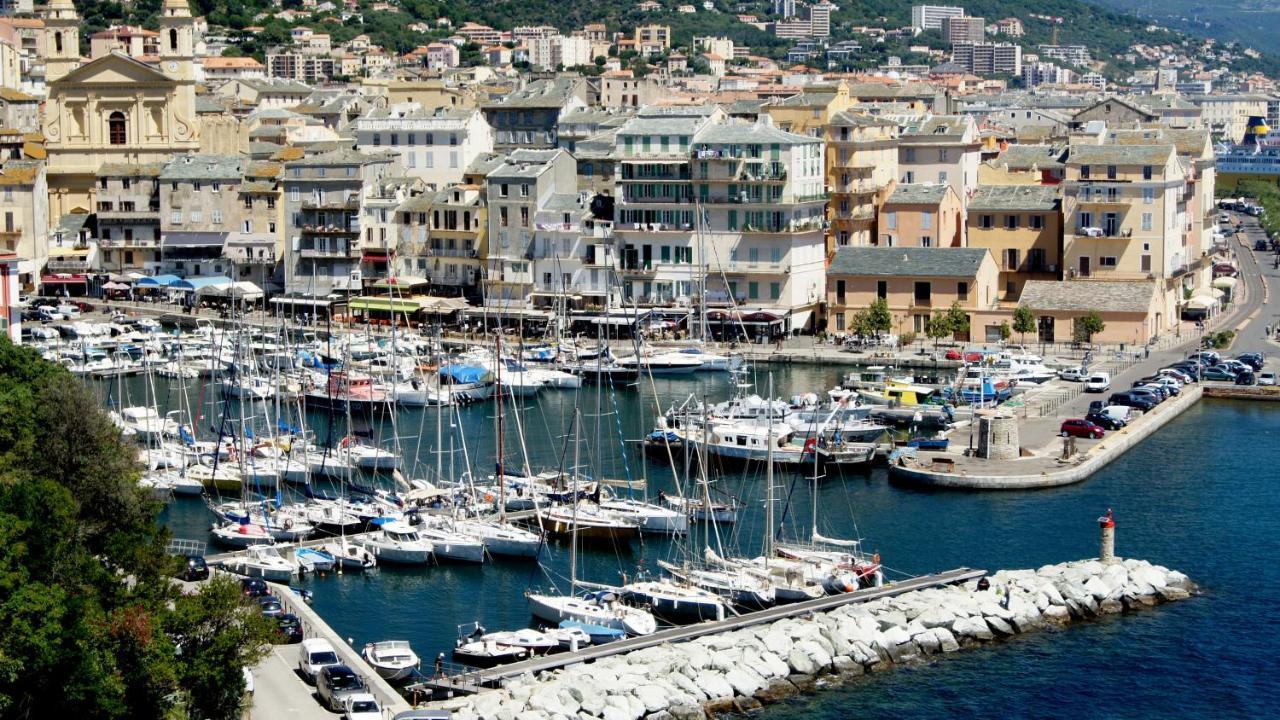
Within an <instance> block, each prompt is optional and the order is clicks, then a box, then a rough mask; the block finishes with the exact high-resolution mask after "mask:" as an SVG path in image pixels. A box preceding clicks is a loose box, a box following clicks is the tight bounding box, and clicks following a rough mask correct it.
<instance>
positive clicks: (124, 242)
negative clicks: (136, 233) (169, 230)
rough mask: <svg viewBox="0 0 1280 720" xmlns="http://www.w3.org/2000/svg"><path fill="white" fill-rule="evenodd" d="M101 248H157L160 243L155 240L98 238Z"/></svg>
mask: <svg viewBox="0 0 1280 720" xmlns="http://www.w3.org/2000/svg"><path fill="white" fill-rule="evenodd" d="M98 247H101V248H158V247H160V241H159V240H157V239H155V238H100V239H99V240H98Z"/></svg>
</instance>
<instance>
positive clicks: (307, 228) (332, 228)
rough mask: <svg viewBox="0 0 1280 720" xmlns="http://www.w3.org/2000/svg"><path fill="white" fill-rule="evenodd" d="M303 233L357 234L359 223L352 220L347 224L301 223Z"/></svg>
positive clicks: (358, 232)
mask: <svg viewBox="0 0 1280 720" xmlns="http://www.w3.org/2000/svg"><path fill="white" fill-rule="evenodd" d="M302 232H303V234H304V235H305V234H310V235H359V234H360V223H358V222H353V223H350V224H348V225H345V226H343V225H303V226H302Z"/></svg>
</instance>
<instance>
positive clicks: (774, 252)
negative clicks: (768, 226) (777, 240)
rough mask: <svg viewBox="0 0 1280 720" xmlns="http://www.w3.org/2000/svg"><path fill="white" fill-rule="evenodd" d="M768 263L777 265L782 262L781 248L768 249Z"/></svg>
mask: <svg viewBox="0 0 1280 720" xmlns="http://www.w3.org/2000/svg"><path fill="white" fill-rule="evenodd" d="M769 262H771V263H773V264H774V265H777V264H779V263H781V262H782V248H779V247H775V248H769Z"/></svg>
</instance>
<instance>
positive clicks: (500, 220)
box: [498, 207, 507, 227]
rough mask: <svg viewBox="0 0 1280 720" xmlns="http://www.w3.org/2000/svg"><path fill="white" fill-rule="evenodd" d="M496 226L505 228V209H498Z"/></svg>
mask: <svg viewBox="0 0 1280 720" xmlns="http://www.w3.org/2000/svg"><path fill="white" fill-rule="evenodd" d="M498 224H499V225H501V226H502V227H506V226H507V209H506V208H505V207H502V208H498Z"/></svg>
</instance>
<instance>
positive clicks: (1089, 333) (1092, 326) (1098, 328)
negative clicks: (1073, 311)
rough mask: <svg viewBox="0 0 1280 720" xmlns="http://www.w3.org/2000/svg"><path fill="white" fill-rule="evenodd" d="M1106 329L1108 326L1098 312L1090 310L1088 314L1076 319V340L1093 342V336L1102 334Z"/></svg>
mask: <svg viewBox="0 0 1280 720" xmlns="http://www.w3.org/2000/svg"><path fill="white" fill-rule="evenodd" d="M1106 328H1107V324H1106V323H1105V322H1104V321H1103V320H1102V315H1101V314H1100V313H1099V312H1098V311H1097V310H1090V311H1089V312H1088V314H1086V315H1081V316H1080V317H1078V318H1076V322H1075V335H1076V340H1078V341H1080V342H1092V341H1093V336H1094V335H1097V334H1098V333H1100V332H1102V331H1103V330H1105V329H1106Z"/></svg>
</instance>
